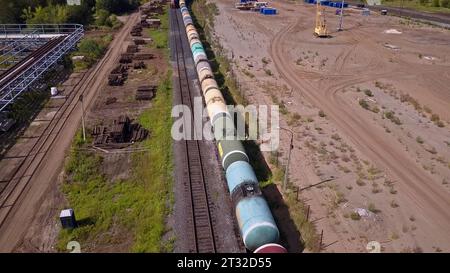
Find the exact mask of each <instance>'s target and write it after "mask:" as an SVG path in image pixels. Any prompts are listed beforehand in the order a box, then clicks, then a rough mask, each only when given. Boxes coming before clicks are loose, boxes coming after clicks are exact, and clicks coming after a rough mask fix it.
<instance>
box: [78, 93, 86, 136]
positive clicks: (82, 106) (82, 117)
mask: <svg viewBox="0 0 450 273" xmlns="http://www.w3.org/2000/svg"><path fill="white" fill-rule="evenodd" d="M79 101H80V102H81V126H82V127H83V141H84V142H86V127H85V126H84V103H83V95H82V94H81V95H80V97H79Z"/></svg>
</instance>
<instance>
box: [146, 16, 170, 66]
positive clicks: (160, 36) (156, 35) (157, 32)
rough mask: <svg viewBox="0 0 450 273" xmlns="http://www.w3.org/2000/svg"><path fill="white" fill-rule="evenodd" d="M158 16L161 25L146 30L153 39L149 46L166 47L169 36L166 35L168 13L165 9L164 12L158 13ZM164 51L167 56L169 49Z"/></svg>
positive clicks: (167, 30)
mask: <svg viewBox="0 0 450 273" xmlns="http://www.w3.org/2000/svg"><path fill="white" fill-rule="evenodd" d="M158 18H159V19H161V26H160V27H159V28H158V29H149V30H148V34H149V35H150V37H152V40H153V42H152V43H151V46H152V47H155V48H167V44H168V43H169V36H168V35H167V33H168V32H169V13H168V12H167V10H166V12H164V14H162V15H159V16H158ZM166 53H167V57H168V56H169V55H168V54H169V51H168V50H167V51H166Z"/></svg>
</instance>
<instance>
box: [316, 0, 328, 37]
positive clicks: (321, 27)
mask: <svg viewBox="0 0 450 273" xmlns="http://www.w3.org/2000/svg"><path fill="white" fill-rule="evenodd" d="M316 7H317V11H316V28H315V29H314V35H316V36H317V37H320V38H326V37H328V30H327V25H326V20H325V13H324V8H323V7H322V5H321V4H320V0H316Z"/></svg>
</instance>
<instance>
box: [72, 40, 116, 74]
mask: <svg viewBox="0 0 450 273" xmlns="http://www.w3.org/2000/svg"><path fill="white" fill-rule="evenodd" d="M112 39H113V37H112V35H110V34H108V35H104V36H102V37H96V38H84V39H82V40H81V41H80V43H79V44H78V50H77V51H75V52H73V53H72V54H71V56H84V58H83V59H81V60H73V61H72V63H73V67H74V70H75V71H81V70H84V69H87V68H90V67H91V66H92V65H93V64H95V63H96V62H97V61H98V60H99V59H100V58H101V57H102V56H103V55H104V54H105V52H106V49H107V48H108V45H109V43H110V42H111V41H112Z"/></svg>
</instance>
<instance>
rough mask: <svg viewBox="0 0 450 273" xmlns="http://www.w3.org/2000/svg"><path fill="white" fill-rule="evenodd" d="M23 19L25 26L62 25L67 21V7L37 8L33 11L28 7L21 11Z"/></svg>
mask: <svg viewBox="0 0 450 273" xmlns="http://www.w3.org/2000/svg"><path fill="white" fill-rule="evenodd" d="M23 18H24V19H25V21H26V23H27V24H64V23H66V22H67V21H68V18H69V12H68V8H67V6H62V5H56V6H53V5H50V6H47V7H41V6H38V7H37V8H36V9H35V10H34V11H32V9H31V8H30V7H29V8H28V9H24V10H23Z"/></svg>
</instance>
